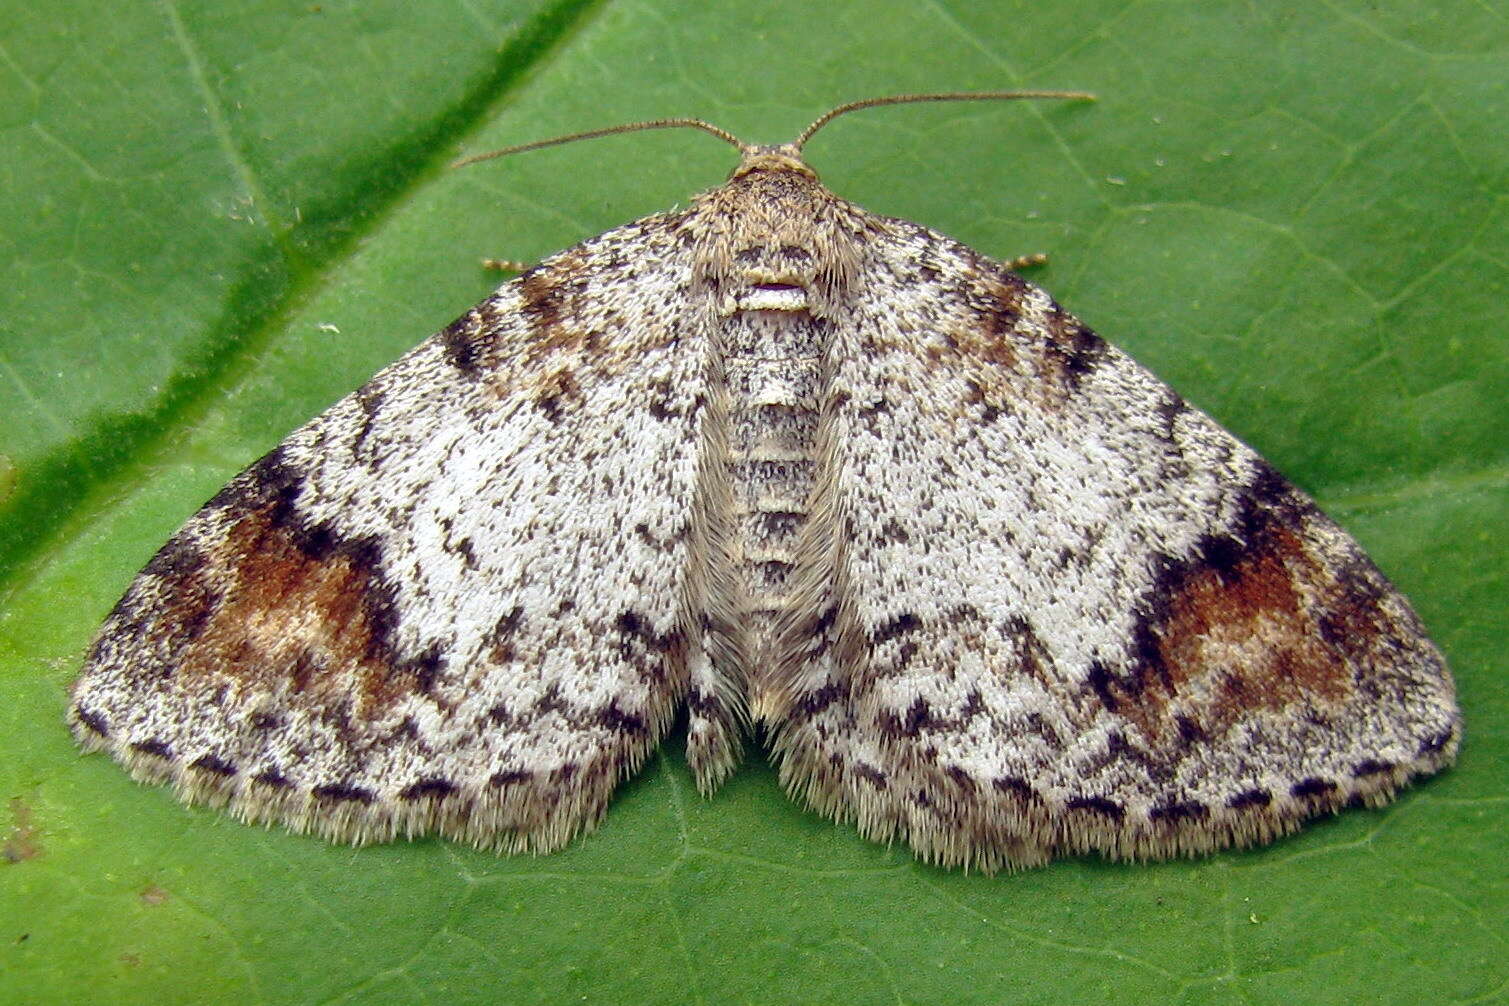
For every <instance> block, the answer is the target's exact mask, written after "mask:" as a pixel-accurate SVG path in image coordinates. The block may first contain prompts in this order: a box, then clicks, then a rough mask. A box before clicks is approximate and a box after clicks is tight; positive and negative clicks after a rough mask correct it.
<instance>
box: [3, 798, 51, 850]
mask: <svg viewBox="0 0 1509 1006" xmlns="http://www.w3.org/2000/svg"><path fill="white" fill-rule="evenodd" d="M10 822H11V823H10V834H8V835H6V836H5V845H4V846H3V847H0V856H3V857H4V858H5V861H6V862H7V863H20V862H24V861H25V860H28V859H36V858H37V857H38V856H40V855H41V854H42V846H41V845H40V844H39V843H38V842H37V829H36V828H35V826H33V824H32V820H31V807H30V806H28V805H27V803H26V802H25V801H24V800H22V799H21V798H20V797H19V796H13V797H11V798H10Z"/></svg>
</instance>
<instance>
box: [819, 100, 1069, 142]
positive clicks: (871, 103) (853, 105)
mask: <svg viewBox="0 0 1509 1006" xmlns="http://www.w3.org/2000/svg"><path fill="white" fill-rule="evenodd" d="M1017 98H1066V99H1069V100H1072V101H1094V100H1095V95H1093V94H1090V93H1088V92H1085V91H940V92H938V93H936V94H893V95H889V96H888V97H884V98H865V99H863V100H860V101H851V102H849V103H848V104H845V105H839V106H838V107H837V108H835V109H833V110H832V111H830V112H827V113H825V114H823V115H821V116H819V117H818V119H817V121H816V122H814V123H813V124H812V125H810V126H808V127H807V128H806V129H804V130H802V132H801V135H799V136H798V137H797V138H796V140H795V141H793V143H792V145H793V146H795V147H796V149H798V150H801V149H802V146H803V145H804V144H805V143H806V142H807V141H808V140H810V139H812V134H813V133H815V132H817V131H818V130H819V129H822V128H823V127H824V126H826V125H827V124H828V123H830V122H832V121H833V120H834V119H836V118H838V117H839V116H840V115H843V114H844V113H846V112H857V111H859V110H860V109H861V108H875V107H876V106H878V105H910V104H914V103H916V102H922V101H1010V100H1014V99H1017Z"/></svg>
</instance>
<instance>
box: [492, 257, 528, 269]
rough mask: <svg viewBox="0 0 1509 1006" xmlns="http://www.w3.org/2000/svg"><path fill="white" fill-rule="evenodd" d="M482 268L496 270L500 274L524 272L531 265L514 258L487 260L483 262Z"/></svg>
mask: <svg viewBox="0 0 1509 1006" xmlns="http://www.w3.org/2000/svg"><path fill="white" fill-rule="evenodd" d="M482 268H484V269H496V270H497V271H498V272H523V271H524V270H526V269H528V268H529V263H528V262H521V261H519V260H518V259H514V258H485V259H483V260H482Z"/></svg>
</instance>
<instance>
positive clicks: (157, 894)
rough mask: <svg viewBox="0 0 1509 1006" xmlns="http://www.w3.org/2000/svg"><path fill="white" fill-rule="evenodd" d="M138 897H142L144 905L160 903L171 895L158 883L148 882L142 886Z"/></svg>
mask: <svg viewBox="0 0 1509 1006" xmlns="http://www.w3.org/2000/svg"><path fill="white" fill-rule="evenodd" d="M137 897H139V898H141V903H142V904H144V905H160V904H162V903H163V902H165V901H167V900H168V898H169V897H170V895H169V894H168V892H167V891H165V890H163V889H162V888H161V887H158V886H157V885H156V884H148V885H147V886H146V887H144V888H142V891H141V893H140V894H139V895H137Z"/></svg>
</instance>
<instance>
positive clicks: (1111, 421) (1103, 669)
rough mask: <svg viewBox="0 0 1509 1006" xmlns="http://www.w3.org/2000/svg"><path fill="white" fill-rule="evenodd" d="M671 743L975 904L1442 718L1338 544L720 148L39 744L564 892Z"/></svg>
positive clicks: (1230, 840) (1216, 842) (1432, 693)
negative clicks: (613, 811)
mask: <svg viewBox="0 0 1509 1006" xmlns="http://www.w3.org/2000/svg"><path fill="white" fill-rule="evenodd" d="M678 708H684V709H685V710H686V718H687V752H688V762H689V764H690V766H691V768H692V770H693V773H694V775H695V777H696V779H697V782H698V785H699V787H700V788H701V789H702V790H703V791H704V792H707V793H710V792H711V791H712V790H714V789H715V788H716V787H717V785H718V784H719V783H720V782H721V780H722V779H723V778H724V777H725V776H726V775H727V774H728V772H730V771H731V770H732V769H733V768H734V766H735V765H736V764H737V762H738V759H739V757H740V750H741V741H740V737H741V734H743V733H744V732H745V731H746V727H747V726H748V723H749V721H750V720H753V721H755V722H757V723H759V724H761V725H762V727H763V729H764V731H765V732H766V734H767V736H768V737H769V739H770V742H771V746H772V750H773V752H774V754H775V756H776V758H777V759H778V761H779V764H780V771H781V776H782V779H783V781H784V783H785V784H786V786H787V787H788V788H789V789H790V790H791V791H792V792H793V793H794V794H796V795H798V796H799V797H800V798H802V799H804V800H805V801H806V802H807V803H808V804H809V805H810V806H812V807H813V808H815V809H817V810H819V811H821V812H822V813H825V814H828V815H830V816H832V817H835V818H837V819H840V820H846V821H852V822H854V823H855V824H857V826H858V827H859V829H860V830H861V831H862V832H863V833H864V834H866V835H868V836H871V837H874V838H877V839H882V840H890V839H893V838H901V839H903V840H905V841H907V842H908V843H909V844H910V845H911V846H912V847H913V849H914V850H915V851H916V852H917V853H918V855H920V856H922V857H923V858H926V859H929V860H932V861H936V862H940V863H944V864H950V865H963V866H966V867H972V868H979V869H983V870H987V871H991V870H996V869H999V868H1002V867H1020V866H1030V865H1034V864H1038V863H1042V862H1044V861H1046V860H1047V859H1049V858H1051V857H1053V856H1055V855H1059V854H1072V853H1077V852H1084V851H1099V852H1102V853H1104V854H1106V855H1109V856H1112V857H1118V858H1141V857H1166V856H1173V855H1183V854H1190V853H1197V852H1203V851H1206V850H1210V849H1214V848H1218V847H1222V846H1227V845H1241V844H1248V843H1252V842H1257V841H1264V840H1267V839H1269V838H1272V837H1274V836H1276V835H1279V834H1282V833H1284V832H1287V831H1290V830H1292V829H1293V828H1294V827H1296V826H1297V825H1298V824H1299V823H1301V822H1302V821H1304V820H1305V819H1307V818H1309V817H1312V816H1314V815H1316V814H1320V813H1323V812H1327V811H1331V810H1334V809H1337V808H1340V807H1342V806H1344V805H1347V804H1350V803H1357V802H1360V803H1366V804H1378V803H1382V802H1384V801H1386V800H1387V799H1389V798H1390V797H1391V796H1392V795H1393V793H1394V792H1395V790H1396V789H1397V788H1398V787H1399V786H1401V785H1402V784H1404V783H1405V782H1406V781H1407V780H1409V779H1410V778H1411V777H1413V776H1416V775H1420V774H1425V773H1430V772H1433V771H1436V770H1438V769H1440V768H1442V767H1444V766H1445V765H1446V764H1448V763H1449V762H1450V761H1451V760H1452V758H1453V757H1454V755H1455V752H1456V748H1457V745H1458V742H1459V738H1460V730H1461V725H1460V716H1459V714H1458V712H1457V709H1456V704H1455V697H1454V691H1453V685H1452V681H1451V676H1450V674H1449V672H1448V671H1447V669H1446V667H1445V665H1444V662H1443V661H1442V658H1441V656H1440V654H1439V653H1438V651H1437V650H1436V649H1435V647H1434V646H1433V645H1432V644H1431V643H1430V642H1429V640H1428V639H1427V638H1426V636H1425V634H1424V631H1423V629H1422V628H1421V626H1420V624H1419V622H1418V620H1417V619H1416V617H1415V615H1414V613H1413V612H1412V611H1411V610H1410V608H1409V606H1408V604H1407V602H1405V600H1404V599H1403V598H1402V597H1401V596H1400V595H1399V594H1398V593H1397V592H1396V591H1395V590H1394V588H1393V587H1392V586H1391V585H1390V584H1389V583H1388V582H1387V581H1386V580H1385V579H1384V578H1383V576H1382V575H1381V574H1380V573H1379V572H1378V570H1377V569H1376V568H1375V567H1374V566H1373V564H1372V563H1371V562H1370V561H1369V560H1368V558H1367V557H1366V556H1365V555H1364V554H1363V553H1362V552H1361V550H1360V549H1359V548H1358V546H1357V545H1356V543H1355V542H1353V541H1352V540H1351V539H1350V538H1349V537H1347V535H1346V534H1345V533H1344V532H1342V531H1341V530H1340V529H1338V528H1337V526H1336V525H1335V524H1334V523H1333V522H1331V521H1330V520H1329V519H1328V518H1326V517H1325V516H1324V515H1323V514H1321V513H1320V512H1319V510H1318V509H1317V508H1316V507H1315V505H1314V504H1313V503H1312V502H1311V501H1310V500H1309V499H1308V498H1306V497H1305V496H1304V495H1303V494H1302V493H1300V492H1299V491H1298V490H1297V489H1295V488H1294V487H1293V486H1291V485H1290V484H1289V483H1287V482H1286V481H1285V480H1284V479H1283V478H1281V477H1280V476H1279V475H1278V474H1277V473H1276V472H1275V471H1274V470H1273V469H1272V468H1271V467H1270V466H1269V465H1267V464H1266V463H1265V462H1264V461H1263V460H1262V459H1261V458H1259V457H1258V456H1257V455H1256V454H1254V453H1253V452H1252V451H1251V450H1250V449H1248V448H1247V447H1245V446H1244V445H1242V444H1241V443H1239V442H1238V441H1237V440H1236V439H1235V438H1233V437H1232V436H1231V435H1230V434H1228V433H1226V432H1225V431H1223V430H1222V429H1221V428H1220V427H1218V426H1217V425H1216V424H1215V423H1214V422H1212V421H1211V420H1210V419H1209V418H1208V417H1206V416H1205V415H1204V414H1202V413H1200V412H1199V411H1197V410H1195V409H1193V408H1191V407H1189V406H1188V405H1187V404H1186V403H1185V402H1184V401H1183V400H1182V399H1181V398H1180V397H1179V396H1178V395H1177V394H1175V393H1174V392H1173V391H1171V390H1170V389H1169V388H1167V387H1166V386H1165V385H1163V384H1162V383H1160V382H1159V381H1158V380H1157V379H1155V378H1154V377H1153V376H1152V375H1150V374H1149V373H1148V372H1147V371H1146V370H1144V369H1142V368H1141V367H1140V366H1138V365H1137V364H1136V363H1134V362H1133V361H1132V360H1130V359H1129V358H1128V357H1126V356H1125V355H1123V354H1122V353H1120V352H1119V351H1117V350H1115V349H1114V348H1112V347H1110V346H1108V345H1106V344H1105V343H1104V342H1103V341H1102V340H1101V339H1100V338H1099V337H1098V336H1096V335H1095V334H1094V333H1092V332H1090V331H1089V330H1088V329H1086V328H1085V327H1084V326H1083V325H1081V324H1079V323H1078V322H1077V321H1075V320H1074V319H1073V318H1072V317H1070V316H1069V315H1068V314H1066V313H1065V312H1063V311H1062V310H1061V309H1060V308H1059V307H1058V306H1057V305H1056V304H1054V303H1053V301H1052V300H1051V299H1050V298H1049V297H1048V296H1047V295H1046V294H1044V293H1043V292H1042V291H1041V290H1038V289H1037V288H1035V287H1033V286H1032V285H1030V284H1028V283H1026V282H1025V281H1023V280H1022V279H1020V278H1019V277H1017V276H1016V275H1014V274H1013V273H1011V272H1010V271H1008V270H1007V269H1006V268H1005V267H1003V266H1001V265H999V264H997V263H994V262H991V261H989V260H987V259H985V258H984V257H982V256H980V255H979V254H977V253H976V252H974V251H972V250H970V249H968V248H966V247H964V246H962V245H959V244H957V243H955V242H953V241H950V240H949V239H947V238H944V237H942V236H940V235H937V234H935V233H933V232H931V231H928V230H927V229H925V228H923V227H920V226H918V225H916V224H912V223H908V222H906V221H900V220H892V219H888V218H883V217H879V216H876V215H873V214H870V213H867V212H866V211H864V210H862V209H860V208H858V207H856V206H853V205H852V204H849V203H847V202H845V201H843V200H841V199H839V198H838V197H836V196H834V195H833V194H832V193H830V192H829V191H828V190H827V189H826V188H824V187H823V186H822V185H821V183H820V182H819V181H818V180H817V177H816V175H815V174H814V173H813V172H812V170H811V169H810V168H809V167H808V166H807V165H806V164H805V162H803V161H802V160H801V157H800V152H799V149H798V148H797V146H796V145H793V144H788V145H785V146H782V147H749V148H744V156H743V160H742V162H741V164H740V166H739V168H738V169H737V170H736V171H735V172H734V173H733V175H732V176H731V177H730V179H729V181H728V182H727V183H726V184H725V185H723V186H721V187H719V188H716V189H713V190H711V191H709V192H707V193H703V194H702V195H701V196H699V197H697V199H696V200H695V201H694V202H693V204H692V206H691V207H689V208H688V209H687V210H685V211H682V212H678V213H672V214H665V215H661V216H654V217H649V218H646V219H644V220H641V221H638V222H636V223H634V224H630V225H628V226H626V227H622V228H619V229H616V230H613V231H609V232H608V233H606V234H603V235H601V236H599V237H597V238H594V239H592V240H591V241H588V242H586V243H585V244H582V245H580V246H577V247H576V248H574V249H571V250H569V251H566V252H563V253H561V254H560V255H558V256H555V257H554V258H552V259H549V260H547V261H545V262H544V263H542V264H541V265H539V266H537V267H536V268H535V269H532V270H530V271H529V272H527V273H526V274H524V275H523V276H522V277H520V278H519V279H517V280H515V281H513V282H511V283H509V284H506V285H505V286H504V287H503V288H501V289H500V290H499V291H498V293H497V294H495V295H494V296H493V297H491V298H490V299H488V300H486V301H484V302H483V303H482V304H480V305H478V306H477V307H476V308H475V309H473V310H472V311H471V312H469V313H468V314H467V315H465V316H463V317H462V318H461V319H460V320H459V321H457V322H456V323H455V324H454V325H452V326H451V327H450V328H448V329H447V330H445V331H443V332H441V333H440V334H438V335H437V336H435V337H434V338H432V339H430V340H429V341H427V342H425V343H423V344H422V345H420V346H419V347H418V348H416V349H415V350H414V351H413V352H411V353H410V354H408V355H407V356H405V357H404V358H402V359H401V360H399V361H398V362H397V363H395V364H393V365H392V366H391V367H389V368H388V369H386V370H384V371H383V372H381V373H379V374H378V375H377V376H376V377H374V378H373V379H372V381H370V382H369V383H368V384H367V385H366V386H364V387H363V388H361V389H360V390H358V391H357V392H355V393H353V394H352V395H351V396H349V397H348V398H346V399H344V400H342V401H341V402H339V403H337V404H336V405H335V406H333V407H332V408H331V409H330V410H329V411H327V412H326V413H324V414H323V415H321V416H320V417H318V418H317V419H315V420H314V421H312V422H311V423H309V424H308V425H307V426H305V427H303V428H302V429H300V430H299V431H297V432H295V433H294V434H293V435H292V436H290V437H289V438H288V439H287V440H286V441H285V442H284V443H283V444H281V445H280V446H279V447H278V448H277V449H275V450H274V451H273V452H272V453H271V454H269V455H268V456H267V457H265V458H263V459H262V460H261V461H259V462H258V463H256V464H255V465H253V466H252V467H251V468H249V469H248V470H247V471H246V472H244V473H242V474H241V475H240V476H238V477H237V478H236V479H235V480H234V481H232V482H231V483H230V485H228V486H227V487H226V488H225V490H223V491H222V492H221V493H220V494H219V495H218V496H217V497H215V499H214V500H212V501H211V502H210V503H209V504H207V505H206V506H205V507H204V509H203V510H201V511H200V512H199V513H198V514H197V515H195V516H194V517H193V518H192V519H191V520H190V521H189V523H188V524H187V525H186V526H185V527H184V528H183V529H182V530H181V531H180V532H179V533H178V534H177V535H176V536H175V537H174V538H173V539H172V540H171V541H170V542H169V543H168V544H167V545H166V546H164V547H163V549H162V550H161V551H160V552H159V553H158V555H157V556H156V558H154V559H153V560H152V562H151V563H150V564H149V565H148V566H147V568H146V569H145V570H144V571H143V572H142V573H141V574H140V575H139V576H138V578H137V579H136V581H135V582H134V583H133V584H132V585H131V587H130V589H129V590H128V591H127V593H126V596H125V597H124V598H123V599H122V600H121V601H120V603H119V604H118V605H117V606H116V608H115V610H114V611H113V612H112V613H111V615H110V616H109V618H108V620H107V621H106V623H105V625H104V628H103V629H102V630H101V633H100V635H99V637H98V639H97V640H96V642H95V645H94V648H93V649H92V651H91V653H90V656H89V658H88V661H87V663H86V666H85V668H84V671H83V673H82V674H81V675H80V677H79V679H78V682H77V683H76V685H75V687H74V692H73V702H72V705H71V709H70V722H71V724H72V726H73V729H74V732H75V735H76V736H77V737H78V738H79V739H80V741H81V743H83V744H84V745H85V746H86V747H88V748H91V749H108V750H109V751H111V752H112V753H113V754H114V755H115V756H116V757H117V758H119V759H121V760H122V761H123V762H124V763H125V764H126V765H127V766H128V767H129V768H130V769H131V771H132V772H133V773H134V774H135V775H137V776H138V777H140V778H144V779H148V780H154V781H169V782H172V783H173V784H174V785H175V787H176V788H177V790H178V792H179V793H180V795H181V796H183V797H184V798H185V799H188V800H202V801H207V802H211V803H216V804H221V805H229V806H230V807H231V808H232V809H233V810H234V811H235V812H237V813H239V814H240V815H241V816H243V817H245V818H248V819H253V820H274V821H280V822H282V823H285V824H287V825H289V826H291V827H293V828H295V829H299V830H312V831H316V832H318V833H320V834H323V835H325V836H327V837H331V838H335V839H339V840H346V841H355V842H362V841H371V840H382V839H387V838H391V837H395V836H400V835H419V834H424V833H430V832H438V833H440V834H443V835H446V836H450V837H455V838H459V839H463V840H466V841H470V842H473V843H476V844H478V845H483V846H488V847H493V848H499V849H504V850H510V851H518V850H532V851H547V850H550V849H554V848H557V847H559V846H560V845H561V844H563V843H564V842H565V841H567V840H568V839H569V838H570V837H571V836H572V835H574V834H576V833H577V832H578V831H580V830H582V829H583V828H587V827H590V826H592V825H593V824H594V823H595V822H596V821H597V820H598V819H599V818H600V816H601V815H602V813H603V811H604V809H605V807H606V805H607V802H608V800H609V799H610V797H611V793H612V790H613V787H614V786H615V785H616V783H617V782H618V781H619V780H621V779H622V778H624V777H625V776H626V775H628V774H629V773H631V772H633V771H634V770H635V769H636V768H637V767H638V765H639V764H640V763H641V761H642V760H643V758H644V757H645V756H646V754H647V753H648V752H649V751H650V750H652V748H653V747H654V745H655V744H656V743H658V741H659V740H660V738H661V737H662V735H663V734H664V733H665V731H666V729H667V727H668V725H669V723H670V722H671V721H672V719H673V717H674V716H675V714H676V711H677V709H678Z"/></svg>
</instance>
